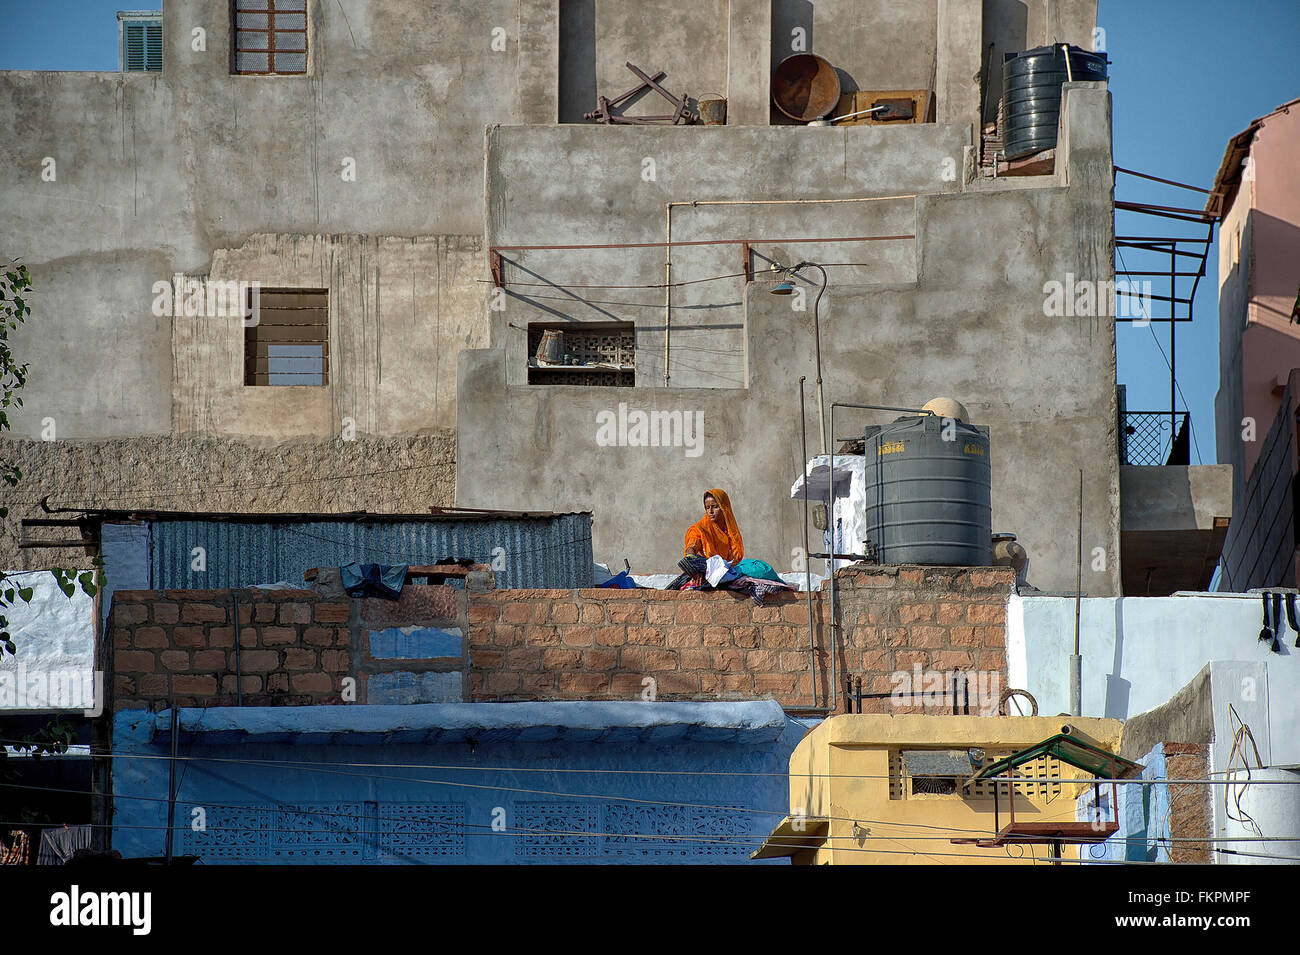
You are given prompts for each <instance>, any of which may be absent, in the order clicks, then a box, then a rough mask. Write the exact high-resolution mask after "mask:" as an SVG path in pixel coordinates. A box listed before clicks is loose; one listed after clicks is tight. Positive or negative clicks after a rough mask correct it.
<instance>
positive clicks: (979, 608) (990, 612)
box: [966, 604, 1007, 625]
mask: <svg viewBox="0 0 1300 955" xmlns="http://www.w3.org/2000/svg"><path fill="white" fill-rule="evenodd" d="M1006 616H1007V608H1006V607H1005V606H1003V605H1002V604H972V605H971V606H970V607H968V608H967V610H966V619H967V620H968V621H970V622H971V623H993V624H999V625H1001V624H1005V623H1006Z"/></svg>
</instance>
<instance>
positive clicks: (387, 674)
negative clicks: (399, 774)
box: [109, 567, 1013, 712]
mask: <svg viewBox="0 0 1300 955" xmlns="http://www.w3.org/2000/svg"><path fill="white" fill-rule="evenodd" d="M335 573H337V572H335ZM837 580H838V582H839V587H838V589H837V594H836V598H837V606H836V608H835V610H836V617H837V618H838V619H839V621H840V631H841V632H840V640H839V653H838V656H837V658H836V660H835V661H834V666H833V667H832V661H831V658H830V652H829V649H828V647H829V645H830V641H829V634H828V632H827V631H828V627H827V625H826V622H827V620H828V618H829V611H830V595H829V593H827V592H821V593H815V594H813V595H812V597H811V600H812V609H813V620H814V633H813V635H812V638H811V641H810V636H809V619H808V601H809V597H808V595H806V594H798V593H793V592H786V593H780V594H776V595H773V596H770V597H768V599H767V601H766V602H765V604H764V605H763V606H756V605H755V604H754V603H753V601H752V600H751V599H750V598H749V597H747V596H744V595H740V594H736V593H733V592H730V591H713V592H699V591H685V592H679V591H659V590H613V589H604V588H597V589H590V590H515V589H511V590H496V589H493V588H492V586H491V581H490V577H489V576H488V575H486V574H472V575H471V576H470V580H469V581H468V586H467V587H466V588H453V587H451V586H417V585H407V587H406V588H405V589H404V590H403V592H402V595H401V599H400V600H397V601H388V600H379V599H373V598H366V599H349V598H347V597H346V596H345V595H343V593H342V591H341V589H340V588H339V587H338V585H337V580H335V579H333V578H330V579H328V580H327V579H325V578H322V580H321V581H320V583H319V585H318V586H317V587H316V589H313V590H286V591H275V590H258V589H252V590H241V591H238V592H237V593H236V592H232V591H229V590H225V591H202V590H191V591H164V592H156V591H125V592H121V591H120V592H118V593H117V594H116V596H115V598H114V607H113V611H112V614H111V616H110V618H109V634H110V644H111V646H112V649H113V653H114V659H113V662H112V667H113V671H112V672H113V675H114V678H113V681H112V685H113V691H114V694H115V697H114V699H115V702H114V708H115V709H122V708H126V707H138V706H152V707H154V708H157V709H162V708H165V707H166V706H168V705H169V701H170V700H171V699H173V698H175V700H176V702H177V703H178V704H180V705H187V706H230V705H235V704H236V702H237V699H238V697H237V692H236V691H237V690H238V689H240V688H242V692H243V703H244V705H263V706H265V705H308V704H314V703H348V702H357V703H371V704H379V703H386V704H391V703H432V702H461V701H474V702H494V701H545V700H651V699H653V700H741V699H762V698H768V699H775V700H777V701H778V702H780V703H781V704H782V705H783V706H785V707H787V708H789V709H796V710H797V709H809V708H814V707H820V706H825V705H826V703H827V700H828V698H829V697H830V695H831V689H832V687H833V688H834V689H835V691H836V696H837V707H836V708H837V710H839V711H844V710H845V701H844V693H843V687H844V681H845V680H846V679H852V680H853V681H855V685H856V681H857V680H859V679H860V680H861V682H862V690H863V693H864V694H871V693H877V694H881V695H879V696H877V697H875V698H868V699H867V700H864V701H863V704H862V711H863V712H931V711H933V712H951V705H950V703H949V702H948V701H947V700H946V699H935V698H932V697H924V698H922V697H913V698H910V699H908V700H904V701H900V700H898V699H893V698H890V697H889V696H888V694H889V693H890V692H891V691H893V690H895V689H897V687H898V684H899V680H900V674H902V675H903V678H905V679H908V680H910V679H912V676H913V674H917V675H918V676H917V679H919V674H921V673H922V672H924V673H926V674H927V675H933V673H935V672H939V671H942V672H943V673H951V672H952V671H955V670H962V671H966V672H967V673H968V674H971V675H972V676H973V677H974V676H978V677H979V681H980V682H975V683H974V687H975V689H977V690H986V691H990V692H993V693H994V694H996V693H997V692H1000V691H1001V689H1002V688H1003V687H1004V686H1005V677H1006V654H1005V642H1006V603H1007V597H1008V595H1009V594H1010V591H1011V586H1012V581H1013V575H1012V572H1011V571H1010V570H1009V569H1007V570H1003V569H1000V568H934V567H928V568H920V567H901V568H900V567H889V568H879V567H872V568H865V569H861V570H858V569H849V570H845V571H843V572H841V574H840V576H839V577H838V578H837ZM236 599H237V600H238V604H239V621H240V633H239V654H238V655H236V653H235V627H234V625H233V621H234V611H233V606H234V603H235V601H236ZM810 644H811V645H810ZM814 661H815V663H814ZM814 673H815V677H814ZM814 679H815V681H816V694H815V695H814V692H813V686H814ZM925 688H928V687H922V686H921V685H919V684H918V686H917V691H918V692H920V690H922V689H925ZM984 702H985V703H987V702H988V701H987V700H986V701H984ZM993 703H994V705H995V704H996V699H994V700H993ZM987 711H988V710H987V709H986V712H987ZM971 712H977V710H976V709H975V707H974V706H972V708H971Z"/></svg>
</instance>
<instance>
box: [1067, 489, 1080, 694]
mask: <svg viewBox="0 0 1300 955" xmlns="http://www.w3.org/2000/svg"><path fill="white" fill-rule="evenodd" d="M1075 566H1076V569H1077V576H1076V579H1075V592H1074V653H1072V654H1070V713H1071V714H1072V715H1074V716H1082V715H1083V657H1082V656H1081V655H1080V654H1079V616H1080V611H1081V609H1082V604H1083V469H1082V468H1080V469H1079V554H1078V559H1077V561H1076V565H1075Z"/></svg>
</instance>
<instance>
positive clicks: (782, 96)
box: [772, 53, 840, 123]
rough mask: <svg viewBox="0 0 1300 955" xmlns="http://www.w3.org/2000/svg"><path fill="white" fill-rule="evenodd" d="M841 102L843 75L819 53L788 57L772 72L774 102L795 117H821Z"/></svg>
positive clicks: (801, 120) (787, 113)
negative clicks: (841, 79)
mask: <svg viewBox="0 0 1300 955" xmlns="http://www.w3.org/2000/svg"><path fill="white" fill-rule="evenodd" d="M839 101H840V76H839V74H838V73H836V72H835V67H833V66H831V64H830V63H829V61H827V60H825V59H823V58H822V57H820V56H818V55H817V54H816V53H796V54H794V55H793V56H787V57H786V58H785V59H784V60H782V61H781V62H780V63H779V64H777V67H776V71H775V72H774V73H773V74H772V102H774V103H775V104H776V108H777V109H779V110H780V111H781V112H783V113H785V115H787V116H789V117H790V118H791V119H794V120H798V121H799V122H801V123H808V122H811V121H812V120H814V119H821V118H822V117H823V116H825V115H826V114H827V113H829V112H830V111H831V110H833V109H834V108H835V106H836V105H837V104H838V103H839Z"/></svg>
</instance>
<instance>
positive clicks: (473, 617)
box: [469, 600, 501, 623]
mask: <svg viewBox="0 0 1300 955" xmlns="http://www.w3.org/2000/svg"><path fill="white" fill-rule="evenodd" d="M500 619H501V608H500V607H498V606H496V605H495V604H489V603H483V602H482V601H479V600H475V601H473V602H471V603H470V605H469V622H470V623H496V622H497V621H498V620H500Z"/></svg>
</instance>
